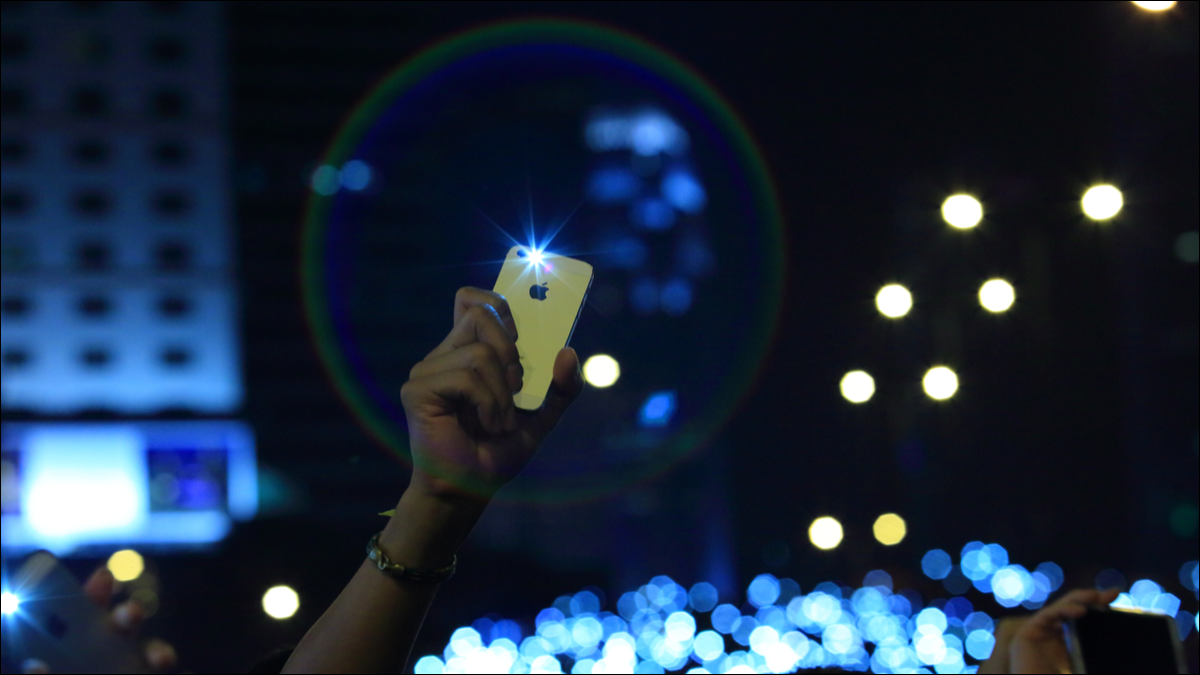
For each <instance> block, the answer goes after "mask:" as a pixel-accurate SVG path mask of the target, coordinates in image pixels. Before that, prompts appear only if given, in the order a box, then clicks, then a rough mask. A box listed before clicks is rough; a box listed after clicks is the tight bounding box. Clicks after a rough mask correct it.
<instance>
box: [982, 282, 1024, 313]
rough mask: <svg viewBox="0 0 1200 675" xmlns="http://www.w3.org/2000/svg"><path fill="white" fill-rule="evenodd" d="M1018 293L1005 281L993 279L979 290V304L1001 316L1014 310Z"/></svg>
mask: <svg viewBox="0 0 1200 675" xmlns="http://www.w3.org/2000/svg"><path fill="white" fill-rule="evenodd" d="M1016 301H1017V291H1016V289H1014V288H1013V287H1012V284H1010V283H1008V282H1007V281H1005V280H1003V279H992V280H991V281H989V282H987V283H986V284H984V285H983V288H980V289H979V304H981V305H983V308H984V309H986V310H987V311H989V312H993V313H995V314H999V313H1001V312H1007V311H1008V310H1010V309H1012V306H1013V303H1015V302H1016Z"/></svg>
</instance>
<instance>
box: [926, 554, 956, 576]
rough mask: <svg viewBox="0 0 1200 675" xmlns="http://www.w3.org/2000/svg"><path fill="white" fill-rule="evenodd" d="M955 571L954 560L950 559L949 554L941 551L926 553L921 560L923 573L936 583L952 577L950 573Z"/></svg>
mask: <svg viewBox="0 0 1200 675" xmlns="http://www.w3.org/2000/svg"><path fill="white" fill-rule="evenodd" d="M953 569H954V560H953V559H951V558H950V554H949V553H946V552H945V551H942V550H940V549H938V550H933V551H930V552H929V553H926V554H925V557H924V558H923V559H922V560H921V571H922V572H924V573H925V576H927V577H929V578H930V579H933V580H934V581H941V580H943V579H945V578H946V577H948V576H950V571H951V570H953Z"/></svg>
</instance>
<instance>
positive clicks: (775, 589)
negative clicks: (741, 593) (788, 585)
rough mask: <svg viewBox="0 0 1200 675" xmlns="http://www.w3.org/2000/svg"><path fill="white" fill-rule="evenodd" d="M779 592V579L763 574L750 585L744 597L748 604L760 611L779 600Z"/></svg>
mask: <svg viewBox="0 0 1200 675" xmlns="http://www.w3.org/2000/svg"><path fill="white" fill-rule="evenodd" d="M779 592H780V586H779V579H776V578H775V577H774V576H772V575H770V574H763V575H760V576H758V577H757V578H755V580H754V581H752V582H751V583H750V588H749V589H748V591H747V594H746V595H747V598H748V599H749V600H750V604H752V605H754V606H755V607H757V608H759V609H762V608H763V607H768V606H770V605H773V604H775V601H776V600H778V599H779Z"/></svg>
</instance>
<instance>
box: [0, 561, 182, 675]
mask: <svg viewBox="0 0 1200 675" xmlns="http://www.w3.org/2000/svg"><path fill="white" fill-rule="evenodd" d="M10 581H11V585H10V586H9V587H7V588H6V589H5V592H6V593H9V594H10V596H11V597H12V598H14V599H15V601H16V602H19V605H17V606H16V608H15V611H13V612H12V613H11V614H9V615H6V616H5V617H4V654H5V658H6V659H9V660H11V661H13V662H14V663H15V664H17V665H21V666H23V667H25V668H27V669H30V670H33V671H35V672H50V673H150V672H162V671H167V670H171V669H173V668H174V667H175V664H176V661H177V659H176V657H175V650H174V649H172V648H171V647H170V646H169V645H167V644H165V643H163V642H159V641H153V642H151V643H149V644H148V645H146V647H145V649H143V648H142V647H141V646H140V645H139V644H138V643H137V642H136V641H135V640H134V637H133V634H134V633H135V632H136V630H137V628H138V625H139V624H140V623H141V611H140V608H139V607H138V606H137V605H136V604H135V603H126V604H124V605H121V606H119V607H118V608H117V609H116V610H115V611H113V612H112V614H111V615H110V614H109V605H110V603H111V601H112V596H113V585H114V581H113V578H112V575H111V574H109V573H108V571H107V570H100V571H98V572H97V573H96V574H94V575H93V576H92V578H91V579H89V580H88V582H87V584H86V585H84V586H81V585H80V584H79V582H78V581H77V580H76V579H75V577H74V576H72V575H71V573H70V572H69V571H67V570H66V568H64V567H63V566H62V565H61V564H60V563H59V561H58V560H57V559H56V558H55V557H54V556H53V555H51V554H49V553H46V552H41V553H35V554H34V555H32V556H30V557H29V558H28V559H27V560H26V561H25V562H24V563H23V564H22V565H21V567H20V568H19V569H18V570H17V572H16V573H15V574H14V575H12V577H11V579H10Z"/></svg>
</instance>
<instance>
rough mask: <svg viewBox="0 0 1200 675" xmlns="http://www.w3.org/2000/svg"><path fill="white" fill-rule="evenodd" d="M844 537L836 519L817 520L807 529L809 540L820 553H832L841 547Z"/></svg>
mask: <svg viewBox="0 0 1200 675" xmlns="http://www.w3.org/2000/svg"><path fill="white" fill-rule="evenodd" d="M844 537H845V532H844V531H843V530H842V524H841V523H839V522H838V521H837V519H836V518H828V517H826V518H818V519H817V520H816V521H815V522H814V523H813V524H812V527H810V528H808V538H809V540H810V541H812V543H813V546H816V547H817V548H819V549H821V550H822V551H832V550H833V549H835V548H837V547H838V546H841V544H842V539H843V538H844Z"/></svg>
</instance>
